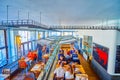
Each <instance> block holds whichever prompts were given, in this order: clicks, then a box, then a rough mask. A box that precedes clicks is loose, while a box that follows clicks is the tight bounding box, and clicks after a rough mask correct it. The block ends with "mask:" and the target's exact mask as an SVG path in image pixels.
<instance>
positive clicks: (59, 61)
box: [58, 55, 67, 64]
mask: <svg viewBox="0 0 120 80" xmlns="http://www.w3.org/2000/svg"><path fill="white" fill-rule="evenodd" d="M60 63H63V64H66V63H67V62H66V60H65V58H64V56H62V55H61V56H60V59H59V60H58V64H60Z"/></svg>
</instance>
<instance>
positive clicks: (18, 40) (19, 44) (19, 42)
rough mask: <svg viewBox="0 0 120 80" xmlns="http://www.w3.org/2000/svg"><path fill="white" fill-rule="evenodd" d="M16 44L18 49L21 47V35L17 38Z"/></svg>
mask: <svg viewBox="0 0 120 80" xmlns="http://www.w3.org/2000/svg"><path fill="white" fill-rule="evenodd" d="M15 44H16V45H17V47H18V48H20V47H21V36H20V35H16V36H15Z"/></svg>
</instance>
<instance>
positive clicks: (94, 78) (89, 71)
mask: <svg viewBox="0 0 120 80" xmlns="http://www.w3.org/2000/svg"><path fill="white" fill-rule="evenodd" d="M78 57H79V59H80V62H81V65H82V66H83V68H84V70H85V72H86V74H87V75H88V80H100V78H99V77H98V75H97V74H96V73H95V72H94V70H93V69H92V67H91V66H90V64H89V63H88V62H87V61H86V60H85V59H84V58H83V56H82V55H81V54H80V55H79V56H78Z"/></svg>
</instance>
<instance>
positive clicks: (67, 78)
mask: <svg viewBox="0 0 120 80" xmlns="http://www.w3.org/2000/svg"><path fill="white" fill-rule="evenodd" d="M65 80H74V75H73V69H72V66H71V65H68V67H67V70H66V72H65Z"/></svg>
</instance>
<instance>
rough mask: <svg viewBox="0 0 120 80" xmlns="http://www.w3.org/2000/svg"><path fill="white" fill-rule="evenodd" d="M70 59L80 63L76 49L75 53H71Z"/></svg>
mask: <svg viewBox="0 0 120 80" xmlns="http://www.w3.org/2000/svg"><path fill="white" fill-rule="evenodd" d="M72 61H73V62H78V63H79V64H80V61H79V59H78V54H77V51H75V53H73V54H72Z"/></svg>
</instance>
